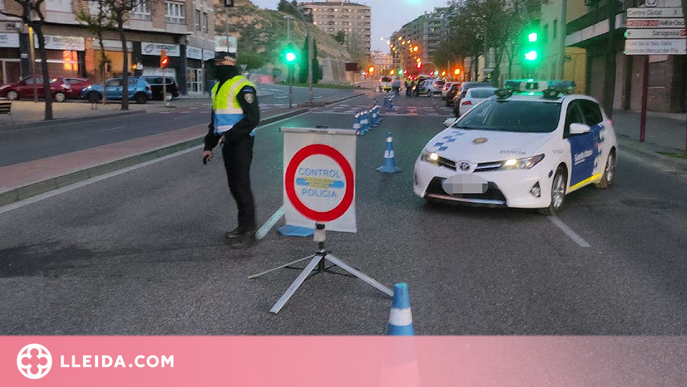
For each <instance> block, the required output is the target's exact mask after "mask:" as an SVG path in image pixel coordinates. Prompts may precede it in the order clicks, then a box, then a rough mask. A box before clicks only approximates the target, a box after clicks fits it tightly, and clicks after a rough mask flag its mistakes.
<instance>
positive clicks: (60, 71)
mask: <svg viewBox="0 0 687 387" xmlns="http://www.w3.org/2000/svg"><path fill="white" fill-rule="evenodd" d="M138 1H139V2H138V4H137V6H136V8H135V9H134V10H133V11H132V12H131V13H130V14H129V17H128V21H127V22H126V24H125V35H126V39H127V51H128V62H129V67H128V68H127V69H124V68H123V62H124V56H123V49H122V43H121V41H120V39H119V34H118V33H117V32H116V31H115V30H110V31H105V32H104V34H103V42H102V43H103V46H104V49H105V55H106V57H107V59H108V60H109V62H110V69H109V70H110V71H109V73H108V76H119V75H121V74H122V73H123V72H124V71H127V72H128V73H129V74H131V75H162V70H160V68H159V63H160V62H159V60H160V53H161V50H163V49H164V50H166V52H167V56H168V57H169V59H170V61H169V65H168V68H167V70H166V71H165V74H166V75H167V76H170V77H173V78H175V79H176V81H177V83H178V85H179V88H180V91H181V92H182V94H188V93H202V92H203V91H204V89H205V87H204V84H205V80H204V78H205V76H204V74H205V72H204V71H205V61H206V60H209V59H212V58H214V48H215V39H214V28H213V26H214V16H213V12H212V6H213V2H212V1H211V0H181V1H158V0H152V1H151V0H138ZM0 8H2V9H3V10H5V11H6V12H11V13H20V12H21V9H20V6H19V5H18V4H17V3H16V2H14V1H12V0H0ZM79 9H84V10H86V11H89V12H91V13H92V14H93V13H97V3H95V2H88V1H80V0H45V2H44V11H43V14H44V15H45V18H46V24H45V25H44V27H43V33H44V35H45V44H46V51H47V60H48V70H49V72H50V75H52V76H78V77H87V78H90V79H91V80H93V81H94V82H100V81H102V79H101V75H100V72H99V68H100V63H101V61H102V54H101V45H100V42H99V41H98V39H97V38H96V37H94V36H93V35H92V34H91V33H90V32H89V31H88V30H87V29H86V28H85V27H84V26H83V24H81V23H80V22H79V21H78V20H77V19H76V14H77V12H78V10H79ZM29 41H30V37H29V29H28V27H27V26H25V25H23V23H22V22H21V21H20V20H17V19H13V18H10V17H5V16H0V84H2V83H11V82H16V81H18V80H19V78H21V77H23V76H27V75H29V74H31V73H32V71H35V72H36V73H39V72H40V70H39V66H38V63H39V62H40V58H39V55H38V50H35V54H34V55H35V57H36V62H37V63H36V64H35V66H34V67H35V69H32V66H31V61H30V57H31V51H32V50H31V47H30V44H29ZM34 46H35V48H37V47H38V43H37V42H35V44H34Z"/></svg>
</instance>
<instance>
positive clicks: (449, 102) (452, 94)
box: [446, 82, 462, 107]
mask: <svg viewBox="0 0 687 387" xmlns="http://www.w3.org/2000/svg"><path fill="white" fill-rule="evenodd" d="M461 84H462V82H454V83H453V84H451V86H450V87H449V88H448V91H447V92H446V107H451V106H453V99H454V98H456V93H457V92H458V90H460V85H461Z"/></svg>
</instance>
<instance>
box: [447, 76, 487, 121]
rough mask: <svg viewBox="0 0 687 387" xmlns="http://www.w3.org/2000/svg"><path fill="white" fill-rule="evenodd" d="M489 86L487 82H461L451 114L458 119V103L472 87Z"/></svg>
mask: <svg viewBox="0 0 687 387" xmlns="http://www.w3.org/2000/svg"><path fill="white" fill-rule="evenodd" d="M489 86H491V83H489V82H463V84H462V85H460V89H458V92H457V93H456V96H455V98H454V99H453V114H455V115H456V117H460V102H461V100H462V99H463V98H464V97H465V94H466V93H467V92H468V90H470V89H471V88H473V87H489Z"/></svg>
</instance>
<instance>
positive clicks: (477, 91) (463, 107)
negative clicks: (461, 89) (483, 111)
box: [459, 87, 497, 116]
mask: <svg viewBox="0 0 687 387" xmlns="http://www.w3.org/2000/svg"><path fill="white" fill-rule="evenodd" d="M496 90H497V89H496V88H495V87H473V88H471V89H469V90H468V91H467V93H465V97H463V99H462V100H461V102H460V107H459V110H460V115H461V116H462V115H463V114H465V113H467V112H468V110H470V109H472V108H473V107H475V106H477V104H479V103H480V102H482V101H484V100H485V99H487V98H491V97H493V96H494V92H495V91H496Z"/></svg>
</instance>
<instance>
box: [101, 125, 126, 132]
mask: <svg viewBox="0 0 687 387" xmlns="http://www.w3.org/2000/svg"><path fill="white" fill-rule="evenodd" d="M121 128H123V126H115V127H114V128H108V129H101V130H99V131H98V132H109V131H110V130H116V129H121Z"/></svg>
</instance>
